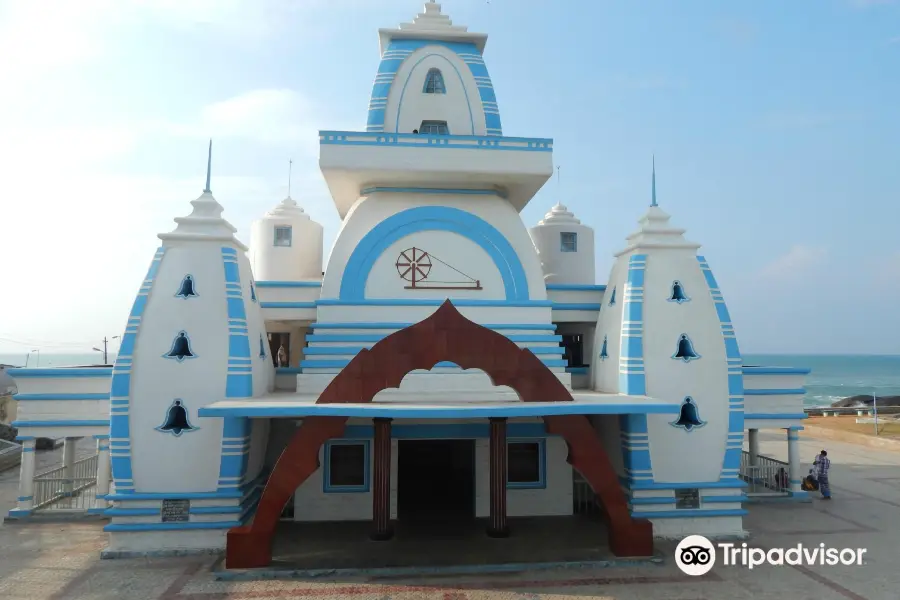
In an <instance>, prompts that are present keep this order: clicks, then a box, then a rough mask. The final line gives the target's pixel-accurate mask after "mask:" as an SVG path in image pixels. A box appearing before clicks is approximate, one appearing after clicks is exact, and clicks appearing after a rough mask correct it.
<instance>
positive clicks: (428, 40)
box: [366, 2, 503, 136]
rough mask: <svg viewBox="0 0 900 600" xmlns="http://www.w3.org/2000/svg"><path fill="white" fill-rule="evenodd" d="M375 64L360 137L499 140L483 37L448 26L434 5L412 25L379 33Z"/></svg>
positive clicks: (403, 24) (449, 24) (466, 30)
mask: <svg viewBox="0 0 900 600" xmlns="http://www.w3.org/2000/svg"><path fill="white" fill-rule="evenodd" d="M378 35H379V37H380V40H381V64H380V65H379V66H378V73H377V74H376V75H375V83H374V85H373V86H372V97H371V99H370V100H369V118H368V123H367V126H366V131H372V132H386V133H412V132H413V131H417V132H419V133H435V134H449V135H477V136H485V135H496V136H499V135H503V130H502V128H501V125H500V111H499V109H498V107H497V98H496V96H495V95H494V87H493V85H492V84H491V77H490V75H488V71H487V67H486V66H485V64H484V58H482V53H483V52H484V45H485V43H486V42H487V34H484V33H470V32H469V31H468V28H467V27H463V26H460V25H453V22H452V21H451V20H450V17H448V16H447V15H444V14H442V13H441V5H440V4H438V3H437V2H428V3H426V4H425V10H424V12H422V13H419V14H418V15H417V16H416V18H415V19H414V20H413V21H412V23H401V24H400V26H399V27H398V28H396V29H379V30H378Z"/></svg>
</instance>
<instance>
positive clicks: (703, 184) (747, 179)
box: [0, 0, 900, 354]
mask: <svg viewBox="0 0 900 600" xmlns="http://www.w3.org/2000/svg"><path fill="white" fill-rule="evenodd" d="M563 7H564V8H563ZM421 10H422V0H378V1H377V2H375V1H371V0H246V1H242V0H79V1H78V2H71V1H70V0H45V1H43V2H25V1H22V0H0V56H3V57H4V59H3V60H2V61H0V82H2V85H0V89H2V91H0V353H19V352H27V351H28V350H29V349H33V348H41V349H42V351H43V352H77V351H81V350H87V351H90V348H91V346H94V345H97V344H98V343H99V341H100V340H102V339H103V337H104V336H113V335H118V334H120V333H121V332H122V331H123V329H124V325H125V321H126V318H127V315H128V311H129V310H130V307H131V303H132V301H133V298H134V295H135V294H136V292H137V289H138V287H139V286H140V282H141V280H142V279H143V276H144V274H145V273H146V269H147V266H148V264H149V261H150V259H151V257H152V255H153V253H154V250H155V249H156V248H157V246H158V243H159V241H158V239H157V238H156V235H157V234H158V233H161V232H167V231H170V230H171V229H173V228H174V222H173V218H175V217H177V216H184V215H186V214H188V213H189V212H190V204H189V203H190V201H191V200H193V199H194V198H196V197H197V196H198V195H199V194H200V192H201V190H202V189H203V185H204V179H205V169H206V150H207V140H208V139H209V138H212V139H213V140H214V141H213V144H214V146H213V175H212V189H213V192H214V193H215V196H216V198H217V199H218V201H219V202H220V203H221V204H222V205H223V206H224V207H225V217H226V218H227V219H228V220H229V221H230V222H231V223H232V224H234V225H235V227H237V228H238V230H239V231H238V237H239V238H240V239H241V240H243V241H244V242H245V243H248V242H249V230H250V223H251V222H252V221H253V220H254V219H256V218H259V217H260V216H261V215H262V214H263V213H264V212H265V211H267V210H269V209H270V208H272V207H274V206H275V205H276V204H277V203H278V202H279V201H280V200H281V199H282V198H284V196H285V195H286V194H287V185H288V176H287V171H288V160H291V159H292V160H293V179H292V192H291V195H292V197H293V198H294V199H295V200H297V201H298V202H299V203H300V204H301V206H303V208H304V209H305V210H306V211H307V212H309V213H310V214H311V216H312V217H313V218H314V219H315V220H316V221H318V222H320V223H322V224H323V225H324V226H325V249H326V254H327V250H328V249H329V248H330V247H331V245H332V243H333V240H334V236H335V235H336V233H337V228H338V226H339V219H338V216H337V211H336V210H335V208H334V205H333V203H332V201H331V198H330V196H329V194H328V191H327V188H326V186H325V184H324V181H323V179H322V177H321V174H320V172H319V170H318V165H317V160H318V136H317V132H318V130H320V129H337V130H356V131H364V130H365V122H366V110H367V105H368V101H369V95H370V92H371V85H372V79H373V77H374V74H375V72H376V69H377V67H378V63H379V54H378V36H377V31H376V30H377V29H378V28H379V27H395V26H396V25H398V24H399V23H400V22H404V21H410V20H412V18H413V17H414V16H415V14H416V13H417V12H420V11H421ZM443 10H444V12H445V13H446V14H449V15H450V17H451V18H452V19H453V21H454V24H458V25H467V26H468V27H469V29H470V30H471V31H483V32H486V33H488V34H489V35H490V38H489V40H488V44H487V47H486V50H485V61H486V63H487V66H488V69H489V71H490V74H491V77H492V79H493V84H494V88H495V90H496V92H497V96H498V102H499V106H500V112H501V117H502V121H503V130H504V134H505V135H509V136H524V137H550V138H553V139H554V155H555V156H554V160H555V162H556V164H557V165H558V166H559V167H560V169H559V175H560V176H559V178H558V179H554V180H552V181H550V182H548V183H547V185H545V186H544V188H543V189H542V190H541V191H540V192H539V193H538V195H537V196H536V197H535V198H534V199H533V200H532V201H531V203H530V204H529V205H528V206H527V207H526V208H525V209H524V210H523V211H522V218H523V219H524V221H525V223H526V225H528V226H531V225H533V224H535V223H536V222H537V221H538V220H539V219H540V218H541V217H542V216H543V214H544V213H545V212H546V211H547V210H548V209H549V208H550V206H552V205H553V204H554V203H555V202H557V201H561V202H562V203H563V204H565V205H567V206H568V207H569V208H570V210H573V211H574V212H575V213H576V214H577V216H578V217H579V218H581V219H582V221H583V222H585V223H587V224H589V225H591V226H592V227H594V229H595V232H596V247H597V282H598V283H605V282H606V279H607V277H608V274H609V270H610V268H611V266H612V262H613V253H614V252H616V251H618V250H619V249H621V248H623V247H624V239H625V237H626V236H627V235H628V234H629V233H631V232H632V231H633V230H634V229H635V228H636V221H637V219H638V218H639V217H640V216H641V215H642V214H643V212H644V211H645V210H646V206H647V205H648V203H649V199H650V164H651V157H652V156H654V155H655V158H656V168H657V189H658V200H659V203H660V206H661V207H662V208H663V209H664V210H665V211H666V212H668V213H669V214H671V215H672V223H673V224H674V225H675V226H680V227H684V228H686V229H687V237H688V239H690V240H692V241H696V242H698V243H701V244H703V248H702V249H701V252H702V253H703V254H704V255H705V256H706V257H707V259H708V261H709V263H710V266H711V267H712V269H713V271H714V273H715V274H716V277H717V279H718V281H719V284H720V286H721V288H722V290H723V293H724V295H725V298H726V300H727V302H728V305H729V308H730V310H731V314H732V319H733V322H734V325H735V329H736V331H737V334H738V337H739V341H740V344H741V347H742V350H743V351H744V352H745V353H768V352H770V353H873V354H875V353H888V354H900V312H898V310H897V300H896V298H897V296H898V294H900V241H898V239H900V238H898V235H897V231H898V229H897V228H898V223H900V208H898V205H900V192H898V190H900V146H898V140H900V110H898V106H900V76H898V74H900V0H896V1H892V0H817V1H812V0H805V1H804V0H797V1H794V2H784V1H783V0H758V1H754V2H722V1H720V0H679V1H678V2H672V1H670V0H641V1H637V0H628V1H626V0H607V1H602V0H594V1H588V0H562V1H559V2H551V1H549V0H490V1H487V0H446V1H445V2H444V3H443ZM326 258H327V256H326Z"/></svg>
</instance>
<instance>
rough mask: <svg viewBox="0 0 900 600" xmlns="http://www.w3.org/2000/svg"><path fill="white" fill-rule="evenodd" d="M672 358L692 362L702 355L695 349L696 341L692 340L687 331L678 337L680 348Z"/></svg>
mask: <svg viewBox="0 0 900 600" xmlns="http://www.w3.org/2000/svg"><path fill="white" fill-rule="evenodd" d="M672 358H674V359H675V360H683V361H684V362H691V361H692V360H697V359H699V358H700V355H699V354H697V352H696V351H695V350H694V343H693V342H691V338H689V337H688V336H687V334H686V333H682V334H681V336H680V337H679V338H678V349H677V350H676V351H675V354H673V355H672Z"/></svg>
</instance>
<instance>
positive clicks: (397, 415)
mask: <svg viewBox="0 0 900 600" xmlns="http://www.w3.org/2000/svg"><path fill="white" fill-rule="evenodd" d="M572 397H573V398H574V400H573V401H572V402H521V401H516V402H505V401H494V402H455V403H450V402H441V403H423V402H366V403H341V404H316V400H318V395H317V394H290V393H287V394H278V393H275V394H270V395H267V396H262V397H260V398H251V399H248V400H221V401H219V402H213V403H212V404H210V405H208V406H204V407H202V408H200V410H199V415H200V416H201V417H260V418H263V417H266V418H272V417H286V418H290V417H292V418H302V417H311V416H319V417H364V418H375V417H380V418H393V419H476V418H488V417H541V416H553V415H620V414H671V415H677V414H678V413H679V411H680V408H681V407H680V403H679V402H672V401H668V400H660V399H658V398H649V397H647V396H628V395H625V394H603V393H599V392H585V393H578V392H574V393H573V394H572Z"/></svg>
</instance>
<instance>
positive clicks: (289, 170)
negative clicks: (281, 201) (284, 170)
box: [288, 158, 294, 198]
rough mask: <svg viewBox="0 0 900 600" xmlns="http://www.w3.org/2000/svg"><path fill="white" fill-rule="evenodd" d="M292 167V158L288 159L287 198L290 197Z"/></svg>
mask: <svg viewBox="0 0 900 600" xmlns="http://www.w3.org/2000/svg"><path fill="white" fill-rule="evenodd" d="M293 168H294V159H293V158H292V159H291V160H289V161H288V198H290V197H291V171H292V170H293Z"/></svg>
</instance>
